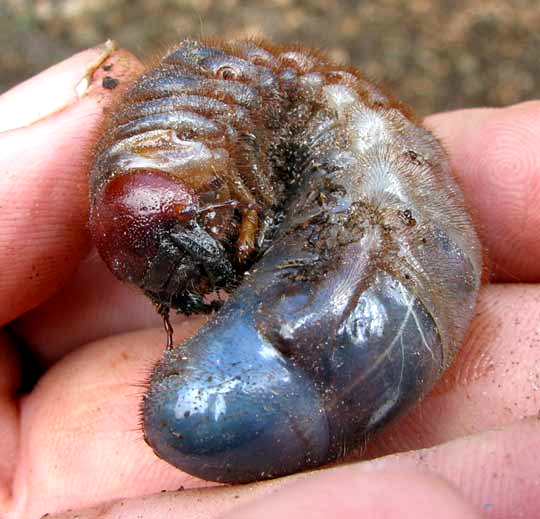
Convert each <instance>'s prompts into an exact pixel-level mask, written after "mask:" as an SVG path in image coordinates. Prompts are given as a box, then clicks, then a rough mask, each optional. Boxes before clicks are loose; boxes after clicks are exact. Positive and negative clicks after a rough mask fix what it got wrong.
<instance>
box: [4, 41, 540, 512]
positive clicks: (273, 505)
mask: <svg viewBox="0 0 540 519" xmlns="http://www.w3.org/2000/svg"><path fill="white" fill-rule="evenodd" d="M102 57H103V58H104V57H106V56H105V54H103V53H102V50H99V49H93V50H90V51H86V52H85V53H81V54H78V55H76V56H74V57H73V58H71V59H70V60H67V61H66V62H64V63H61V64H60V65H58V66H57V67H56V68H53V69H50V70H48V71H46V72H45V73H43V74H42V75H40V76H37V77H36V78H33V79H32V80H31V81H30V82H28V83H24V84H22V85H20V86H19V87H17V88H16V89H14V90H12V91H10V92H8V93H6V94H4V95H3V96H2V97H0V113H2V119H1V120H0V130H3V131H2V133H0V150H2V152H1V154H0V171H1V175H0V197H1V198H0V199H1V200H2V202H0V216H1V221H2V229H1V230H0V250H2V251H3V254H2V255H1V256H0V262H2V264H1V265H0V301H1V303H0V319H1V320H2V324H4V326H5V328H4V331H3V332H2V334H1V335H0V516H1V517H4V516H5V517H7V518H9V519H19V518H25V519H34V518H37V517H39V516H40V515H41V514H44V513H46V512H58V511H62V510H68V509H74V510H75V509H81V508H86V507H94V508H91V509H88V510H85V511H78V512H76V513H75V512H68V513H66V514H65V515H63V517H72V518H73V517H75V516H78V517H80V518H81V519H82V518H90V517H98V516H99V517H102V518H113V517H114V518H118V517H134V516H136V517H144V518H151V517H152V518H153V517H160V518H163V517H168V516H170V517H173V516H174V517H182V518H185V519H190V518H192V517H206V518H209V519H211V518H213V517H218V516H221V515H223V514H225V515H227V514H233V513H234V517H251V516H255V515H256V516H258V517H259V518H265V517H271V516H272V517H274V516H286V517H289V516H290V517H296V516H298V517H313V518H317V517H333V516H335V517H340V518H344V519H346V518H347V517H356V516H362V514H363V515H364V516H366V517H389V518H390V517H400V518H403V517H409V516H410V517H415V518H423V517H426V518H427V517H429V518H432V517H440V518H444V517H448V518H450V517H452V518H456V519H459V518H473V517H480V516H481V515H482V514H484V515H485V516H487V517H493V518H509V517H538V516H540V497H539V495H540V491H539V488H540V469H539V468H538V467H540V463H539V462H540V449H539V447H540V422H539V421H538V413H539V408H540V395H539V394H538V388H539V387H540V342H539V340H540V287H539V286H538V285H535V283H538V281H539V279H540V261H539V260H540V238H539V234H538V231H537V229H538V228H539V225H540V204H539V202H540V102H530V103H524V104H521V105H517V106H514V107H510V108H506V109H476V110H464V111H458V112H453V113H447V114H440V115H437V116H433V117H431V118H429V119H428V121H427V123H428V125H429V126H430V127H431V128H432V129H433V131H434V132H435V133H436V134H437V135H439V136H440V137H441V138H442V140H443V142H444V143H445V144H446V145H447V148H448V150H449V153H450V155H451V158H452V161H453V165H454V168H455V171H456V172H457V173H458V174H459V176H460V182H461V183H462V185H463V189H464V191H465V193H466V196H467V198H468V200H469V202H470V206H471V207H472V210H473V212H474V217H475V219H476V220H477V222H478V227H479V232H480V235H481V237H482V239H483V243H484V244H485V247H486V255H487V256H488V257H489V258H490V261H491V264H492V265H491V268H492V272H493V281H494V283H493V284H491V285H489V286H486V287H484V288H483V289H482V291H481V296H480V302H479V306H478V310H477V316H476V318H475V320H474V322H473V325H472V327H471V331H470V334H469V339H468V341H467V343H466V344H465V345H464V346H463V348H462V350H461V353H460V354H459V355H458V358H457V359H456V361H455V363H454V365H453V367H452V368H451V369H450V370H449V372H448V373H447V374H446V375H445V376H444V378H443V380H442V381H441V383H440V384H439V385H438V386H437V388H436V389H435V390H434V391H433V392H432V393H431V394H430V395H429V396H428V397H427V398H426V399H425V400H424V402H422V403H421V404H420V405H419V406H418V407H417V409H415V410H414V411H413V412H411V413H410V414H409V415H408V416H406V417H405V418H403V419H401V420H399V421H397V422H396V423H394V424H392V425H391V426H390V427H388V428H387V429H385V431H383V432H382V433H381V434H379V435H378V436H377V437H376V438H374V439H373V440H372V442H371V443H370V444H369V445H368V447H367V451H366V452H365V453H364V457H366V458H370V459H372V461H366V462H357V463H351V464H348V465H345V466H342V467H337V468H330V469H325V470H320V471H316V472H312V473H307V474H300V475H295V476H290V477H287V478H281V479H279V480H274V481H270V482H265V483H258V484H252V485H244V486H239V487H227V488H223V487H222V488H215V487H214V488H208V489H199V490H182V491H178V492H167V493H159V494H156V493H158V492H160V491H161V490H164V489H165V490H174V489H178V488H179V487H183V488H185V489H191V488H195V487H201V486H204V485H206V484H205V483H204V482H201V481H199V480H196V479H195V478H193V477H191V476H189V475H187V474H184V473H182V472H180V471H178V470H176V469H175V468H173V467H171V466H169V465H168V464H166V463H165V462H163V461H162V460H159V459H158V458H156V457H155V455H154V454H153V453H152V451H151V449H150V448H149V447H148V446H147V445H146V444H145V443H144V442H143V439H142V432H141V430H140V427H139V423H138V421H139V418H138V406H139V402H140V398H141V395H142V393H143V392H144V387H143V383H144V380H145V378H146V377H147V374H148V372H149V370H150V368H151V366H152V364H153V362H155V361H156V360H157V359H158V358H159V357H160V356H161V353H162V349H163V346H164V344H165V334H164V332H163V330H162V328H161V322H160V318H159V317H158V316H157V315H156V313H155V310H154V308H153V307H152V305H151V304H150V303H149V302H148V301H147V300H146V299H145V298H144V297H143V296H142V295H140V294H139V293H138V292H137V291H136V290H135V289H132V288H130V287H126V286H123V285H121V284H120V283H118V282H117V281H116V280H115V279H114V278H113V277H112V275H111V274H110V273H109V272H108V271H107V270H106V268H105V267H104V265H103V264H102V262H101V261H100V260H99V258H98V257H97V255H96V253H95V252H93V251H91V250H90V241H89V235H88V232H87V229H86V219H87V214H88V202H87V196H88V194H87V181H86V175H87V170H88V164H89V161H90V160H91V147H92V144H93V142H94V141H95V139H96V137H97V135H98V133H99V129H100V127H101V124H102V120H103V116H104V111H105V110H106V109H107V108H108V107H110V106H111V105H112V104H113V103H114V102H115V99H116V98H117V97H118V94H119V93H120V92H121V91H122V89H123V88H124V85H125V84H126V83H127V82H128V81H129V79H130V78H131V77H133V76H135V75H137V74H138V73H139V72H140V70H141V67H140V65H139V63H138V62H137V61H136V59H135V58H133V57H132V56H130V55H129V54H127V53H125V52H116V53H113V54H112V55H111V56H109V57H108V58H107V59H106V61H105V62H104V63H102V64H99V66H98V67H97V69H96V72H95V74H93V79H92V81H91V83H90V84H89V86H88V88H87V89H86V92H85V93H84V94H83V93H82V92H83V90H84V87H85V83H84V81H83V82H82V83H81V82H80V79H81V78H82V77H83V76H84V75H85V74H86V72H87V70H92V69H93V68H95V67H96V66H97V65H98V62H99V60H100V59H101V58H102ZM111 64H112V65H113V66H112V68H111V69H109V70H104V69H103V66H105V68H107V67H108V66H109V65H111ZM105 76H110V77H112V78H114V79H118V80H119V83H118V85H117V86H116V87H115V88H113V89H112V90H111V89H109V88H105V87H104V86H103V85H109V87H110V86H112V84H114V82H113V83H111V82H110V81H109V82H107V81H106V82H105V83H103V78H104V77H105ZM77 84H78V85H79V89H78V91H79V95H77V94H76V91H75V85H77ZM81 85H82V86H81ZM81 95H82V97H80V96H81ZM36 119H39V120H36ZM89 251H90V252H89ZM202 320H203V318H194V319H185V318H182V317H178V318H177V320H176V324H175V341H181V340H182V339H183V338H185V337H187V336H189V335H190V334H191V333H193V331H195V330H196V328H197V327H198V326H199V325H200V323H201V322H202ZM151 327H155V328H151ZM22 349H25V350H28V351H30V352H31V354H32V355H34V356H35V359H38V360H39V363H40V364H41V366H42V368H43V370H44V372H43V375H42V376H41V377H40V379H39V381H38V383H37V385H36V386H35V387H34V388H33V389H32V391H31V392H29V393H28V394H26V395H25V396H23V397H22V398H21V397H20V395H18V394H17V391H18V388H19V384H20V380H21V372H25V371H26V370H29V369H31V365H30V364H29V363H27V362H25V358H24V357H23V358H22V359H21V357H20V356H19V354H20V351H21V350H22ZM405 451H406V452H405ZM397 452H400V454H395V453H397ZM148 494H156V495H153V496H151V497H146V498H143V497H141V496H144V495H148ZM121 498H123V499H121ZM114 500H116V501H114ZM103 501H109V503H108V504H105V505H99V503H101V502H103ZM96 505H97V506H96Z"/></svg>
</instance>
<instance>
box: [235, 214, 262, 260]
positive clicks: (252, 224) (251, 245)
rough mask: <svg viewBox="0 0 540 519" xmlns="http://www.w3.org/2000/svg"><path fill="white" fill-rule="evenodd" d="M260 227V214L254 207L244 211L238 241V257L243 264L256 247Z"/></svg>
mask: <svg viewBox="0 0 540 519" xmlns="http://www.w3.org/2000/svg"><path fill="white" fill-rule="evenodd" d="M258 229H259V216H258V215H257V211H255V210H254V209H247V210H245V211H243V212H242V223H241V225H240V235H239V237H238V241H237V242H236V259H237V261H238V263H240V264H243V263H245V262H246V260H247V259H248V258H249V256H250V255H251V254H252V253H253V252H254V251H255V249H256V240H257V231H258Z"/></svg>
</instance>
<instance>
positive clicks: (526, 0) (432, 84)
mask: <svg viewBox="0 0 540 519" xmlns="http://www.w3.org/2000/svg"><path fill="white" fill-rule="evenodd" d="M539 27H540V2H538V0H514V1H504V0H492V1H490V0H477V1H465V0H439V1H429V0H410V1H406V0H378V1H376V2H375V1H357V2H353V1H343V2H334V1H330V0H305V1H292V0H273V1H263V0H256V1H249V2H248V1H240V0H217V1H212V0H192V1H188V0H112V1H111V0H35V1H30V0H0V70H1V74H0V92H2V91H4V90H6V89H7V88H9V87H10V86H11V85H13V84H15V83H17V82H19V81H21V80H23V79H25V78H27V77H29V76H31V75H32V74H34V73H35V72H37V71H39V70H41V69H43V68H45V67H47V66H48V65H50V64H52V63H55V62H56V61H58V60H60V59H62V58H64V57H66V56H69V55H70V54H72V53H74V52H76V51H78V50H80V49H83V48H85V47H89V46H93V45H95V44H97V43H99V42H101V41H103V40H105V39H106V38H109V37H110V38H113V39H115V40H117V41H118V42H119V43H120V44H121V45H122V46H124V47H127V48H128V49H130V50H132V51H133V52H135V53H136V54H138V55H139V56H142V57H143V58H149V57H153V56H155V55H156V54H159V53H161V52H162V51H163V50H164V49H166V48H167V46H168V45H170V44H172V43H174V42H176V41H178V40H180V39H181V38H184V37H186V36H191V37H197V38H198V37H200V36H201V35H203V36H205V37H208V36H220V37H226V38H232V37H240V36H247V35H259V36H264V37H267V38H270V39H273V40H276V41H279V42H301V43H304V44H306V45H310V46H316V47H321V48H323V49H325V50H326V51H327V52H329V53H330V55H331V56H332V57H334V58H335V59H337V60H339V61H342V62H346V63H352V64H354V65H356V66H358V67H359V68H361V69H363V70H364V71H365V72H367V74H368V75H369V76H371V77H373V78H375V79H377V80H378V81H380V82H382V83H383V84H385V85H386V86H388V87H389V88H390V89H391V90H392V91H393V92H394V93H395V94H396V95H397V96H398V97H401V98H402V99H403V100H405V101H408V102H409V103H410V104H411V105H412V106H413V107H415V108H416V110H417V111H418V112H419V113H420V114H422V115H425V114H428V113H431V112H434V111H440V110H446V109H452V108H459V107H466V106H477V105H495V106H499V105H506V104H510V103H515V102H518V101H521V100H526V99H530V98H533V97H538V93H539V91H540V55H539V51H540V31H539Z"/></svg>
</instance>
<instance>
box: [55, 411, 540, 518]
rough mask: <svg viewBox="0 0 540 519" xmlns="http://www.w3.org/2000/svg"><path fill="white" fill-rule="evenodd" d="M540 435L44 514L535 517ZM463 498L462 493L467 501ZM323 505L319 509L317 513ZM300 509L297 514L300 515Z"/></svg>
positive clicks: (470, 442) (507, 431)
mask: <svg viewBox="0 0 540 519" xmlns="http://www.w3.org/2000/svg"><path fill="white" fill-rule="evenodd" d="M539 433H540V424H539V422H538V420H535V421H532V420H529V421H522V422H518V423H515V424H512V425H510V426H508V427H506V428H504V429H500V430H496V431H487V432H484V433H479V434H476V435H473V436H469V437H465V438H460V439H458V440H454V441H452V442H448V443H445V444H442V445H438V446H437V447H433V448H430V449H424V450H421V451H415V452H407V453H403V454H397V455H393V456H387V457H384V458H380V459H378V460H374V461H369V462H362V463H354V464H351V465H344V466H341V467H334V468H330V469H324V470H321V471H317V472H311V473H305V474H297V475H294V476H289V477H287V478H281V479H279V480H273V481H268V482H264V483H255V484H250V485H242V486H236V487H225V488H223V487H221V488H207V489H198V490H189V491H187V490H186V491H184V490H183V491H178V492H165V493H160V494H157V495H154V496H146V497H144V498H135V499H120V500H117V501H114V502H108V503H103V504H100V505H98V506H96V507H94V508H91V509H88V510H77V511H74V512H69V513H65V514H59V515H55V516H52V517H50V519H75V518H76V517H77V518H79V519H97V518H99V519H113V518H114V519H123V518H124V517H125V518H128V517H140V518H141V519H157V518H163V517H165V518H166V517H179V516H181V517H182V519H195V518H199V517H205V518H206V519H215V518H217V517H222V515H223V514H227V517H239V518H240V517H247V516H248V515H247V514H248V513H249V517H261V518H262V517H266V516H267V515H265V514H268V513H272V512H275V513H273V514H272V516H273V517H348V515H340V513H343V512H344V509H345V507H350V508H349V509H348V510H347V509H345V512H346V513H349V511H350V510H352V512H353V513H354V515H352V513H351V514H349V515H351V516H354V517H388V515H383V514H382V513H375V510H378V511H379V512H380V511H381V507H384V506H386V505H390V506H392V504H393V503H392V501H394V500H396V501H397V503H402V504H403V506H402V507H400V508H399V509H398V511H399V512H401V514H402V515H399V514H398V515H396V517H408V516H407V515H406V514H407V513H412V515H411V517H445V516H444V515H443V514H444V513H447V512H448V511H451V512H453V513H455V515H453V516H452V515H449V516H448V517H456V518H458V517H478V516H483V515H481V514H485V515H486V516H488V517H490V518H492V519H508V518H509V517H538V516H539V515H540V498H539V497H538V486H539V485H540V475H539V471H538V466H539V465H538V464H539V462H540V449H539V447H540V434H539ZM433 476H436V477H433ZM445 481H446V482H449V483H450V485H452V486H450V487H449V486H448V485H447V484H445V483H444V482H445ZM453 488H454V489H457V491H458V492H459V494H457V493H456V492H455V491H454V490H453ZM399 490H401V491H399ZM422 490H423V492H422ZM461 496H464V497H465V500H466V501H465V502H464V501H463V498H462V497H461ZM431 498H433V499H431ZM438 500H440V501H438ZM443 501H444V506H442V504H441V505H440V506H439V508H435V509H434V510H432V515H431V516H430V515H427V516H426V515H423V516H422V515H414V512H415V510H416V507H422V506H423V507H425V508H423V509H422V508H420V509H419V510H420V511H422V512H425V511H426V508H427V506H432V505H434V504H437V502H439V503H441V502H443ZM467 502H468V503H470V504H471V505H472V507H473V509H471V507H470V505H467ZM405 503H408V504H407V505H405ZM284 505H286V508H285V510H286V513H284ZM313 505H315V506H313ZM377 506H378V507H379V508H378V509H377V508H376V507H377ZM360 507H364V508H360ZM370 507H371V508H370ZM321 509H322V510H324V511H325V512H326V513H325V515H324V516H322V515H315V514H317V513H319V511H320V510H321ZM299 510H300V511H301V512H302V513H298V512H299ZM306 510H309V511H310V512H313V515H310V514H308V513H306ZM366 510H367V511H369V513H366ZM428 510H429V509H428ZM359 511H362V512H364V513H363V514H362V513H358V512H359ZM384 511H388V509H386V510H384ZM390 511H393V510H390ZM458 513H459V514H462V515H458ZM233 514H234V515H233ZM466 514H469V515H466ZM474 514H476V515H474ZM389 517H393V516H391V515H390V516H389Z"/></svg>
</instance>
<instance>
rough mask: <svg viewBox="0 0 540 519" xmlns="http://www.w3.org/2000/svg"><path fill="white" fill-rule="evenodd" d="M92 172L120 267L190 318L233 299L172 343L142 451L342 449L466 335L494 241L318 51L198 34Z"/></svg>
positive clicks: (161, 71) (270, 454)
mask: <svg viewBox="0 0 540 519" xmlns="http://www.w3.org/2000/svg"><path fill="white" fill-rule="evenodd" d="M90 182H91V208H92V210H91V228H92V232H93V235H94V239H95V241H96V245H97V247H98V249H99V250H100V253H101V254H102V256H103V258H104V259H105V261H106V262H107V263H108V265H109V267H110V268H111V269H112V270H113V272H115V274H116V275H117V276H118V277H119V278H120V279H123V280H127V281H131V282H134V283H136V284H138V285H139V286H140V287H141V288H142V289H143V290H144V291H145V292H146V293H147V294H148V295H149V296H150V297H151V298H152V299H153V300H154V301H155V302H156V303H158V304H159V305H160V306H161V307H162V308H169V307H173V308H176V309H178V310H180V311H183V312H186V313H189V312H194V311H207V310H210V309H211V308H212V306H211V305H209V304H207V303H206V302H205V301H204V299H203V298H204V296H205V295H206V294H208V293H209V292H211V291H212V290H214V289H216V288H224V289H226V290H230V291H233V289H234V294H233V296H232V297H231V299H230V300H229V301H228V302H227V303H225V305H224V307H223V309H222V310H221V311H220V312H219V313H218V315H217V317H216V318H215V319H214V320H213V321H212V322H210V323H209V324H208V325H207V326H205V327H204V328H203V329H202V330H201V331H200V332H199V333H198V334H197V336H195V337H194V338H193V339H191V340H190V341H188V342H187V343H186V344H184V345H182V346H181V347H177V348H174V349H171V350H168V351H167V352H166V353H165V356H164V358H163V359H162V361H161V362H160V363H159V364H158V365H157V366H156V368H155V370H154V373H153V375H152V378H151V381H150V388H149V391H148V393H147V395H146V397H145V401H144V411H143V412H144V419H143V422H144V429H145V437H146V439H147V441H148V442H149V444H150V445H151V446H152V447H153V448H154V450H155V451H156V453H157V454H158V455H159V456H161V457H163V458H164V459H166V460H167V461H169V462H171V463H173V464H175V465H176V466H178V467H180V468H182V469H183V470H186V471H188V472H190V473H192V474H195V475H198V476H200V477H202V478H205V479H212V480H216V481H229V482H240V481H250V480H254V479H264V478H269V477H275V476H278V475H283V474H287V473H290V472H294V471H297V470H302V469H304V468H307V467H313V466H318V465H321V464H324V463H326V462H328V461H331V460H334V459H337V458H339V457H341V456H343V455H344V454H345V453H346V452H347V451H349V450H351V449H352V448H354V447H355V446H356V445H358V443H359V442H361V441H362V439H363V438H365V436H366V435H367V434H369V433H370V432H371V431H373V430H375V429H377V428H378V427H380V426H381V425H382V424H384V423H385V422H387V421H388V420H389V419H391V418H392V417H394V416H396V415H397V414H399V413H400V412H403V410H405V409H407V408H408V407H410V406H411V405H413V404H414V403H415V402H417V401H418V399H419V398H421V397H422V395H423V394H425V392H426V391H427V390H428V389H429V388H430V387H432V385H433V384H434V383H435V382H436V381H437V380H438V378H439V377H440V375H441V373H442V372H443V370H444V368H445V367H446V366H448V364H449V362H450V361H451V359H452V357H453V355H454V353H455V351H456V349H457V348H458V347H459V345H460V343H461V341H462V340H463V337H464V334H465V330H466V328H467V326H468V323H469V321H470V319H471V316H472V312H473V308H474V303H475V299H476V294H477V290H478V286H479V279H480V262H481V260H480V247H479V244H478V241H477V237H476V234H475V232H474V229H473V226H472V223H471V220H470V218H469V216H468V214H467V212H466V210H465V204H464V199H463V195H462V194H461V192H460V190H459V188H458V186H457V184H456V183H455V180H454V179H453V177H452V174H451V171H450V168H449V165H448V160H447V157H446V155H445V153H444V150H443V149H442V148H441V146H440V144H439V143H438V141H437V140H436V139H435V138H434V137H433V136H432V135H431V134H430V133H429V132H428V131H427V130H425V129H424V128H423V127H422V126H421V125H420V124H419V123H418V121H417V120H416V119H415V118H414V117H413V116H412V115H411V113H410V112H409V111H408V110H407V109H406V108H405V107H404V106H403V105H402V104H401V103H399V102H398V101H396V100H394V99H393V98H391V97H390V96H387V95H386V94H384V93H383V92H381V91H380V90H379V89H378V88H377V87H376V86H374V85H372V84H371V83H369V82H368V81H366V80H365V79H364V78H363V77H362V76H361V74H360V73H359V72H358V71H356V70H354V69H344V68H340V67H338V66H336V65H334V64H332V63H330V62H328V61H327V60H326V59H325V58H324V57H322V56H320V55H319V54H317V53H315V52H313V51H308V50H306V49H302V48H300V47H291V48H286V47H277V46H272V45H270V44H267V43H264V42H253V41H240V42H233V43H229V44H226V43H204V42H203V43H199V42H195V41H186V42H183V43H182V44H181V45H180V46H179V47H178V48H177V49H175V50H173V51H172V52H171V53H169V54H168V55H167V56H166V57H165V58H164V59H163V61H162V62H161V63H160V64H159V65H158V66H157V67H156V68H154V69H152V70H150V71H148V72H147V73H146V74H145V75H143V76H142V77H141V78H140V79H139V81H138V82H137V83H136V84H135V85H134V86H133V87H132V88H131V90H130V91H129V92H128V93H127V95H126V97H125V99H124V101H123V104H122V105H121V106H120V107H119V109H118V111H117V112H116V113H115V114H114V115H113V116H112V118H111V122H110V125H109V130H108V133H107V135H106V136H105V137H104V138H103V139H102V141H101V143H100V145H99V148H98V155H97V158H96V162H95V165H94V168H93V170H92V174H91V180H90ZM248 269H249V270H248ZM246 271H247V272H246ZM236 287H238V288H236Z"/></svg>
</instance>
